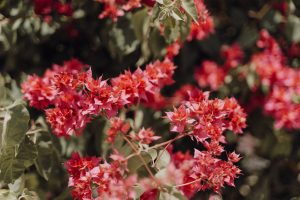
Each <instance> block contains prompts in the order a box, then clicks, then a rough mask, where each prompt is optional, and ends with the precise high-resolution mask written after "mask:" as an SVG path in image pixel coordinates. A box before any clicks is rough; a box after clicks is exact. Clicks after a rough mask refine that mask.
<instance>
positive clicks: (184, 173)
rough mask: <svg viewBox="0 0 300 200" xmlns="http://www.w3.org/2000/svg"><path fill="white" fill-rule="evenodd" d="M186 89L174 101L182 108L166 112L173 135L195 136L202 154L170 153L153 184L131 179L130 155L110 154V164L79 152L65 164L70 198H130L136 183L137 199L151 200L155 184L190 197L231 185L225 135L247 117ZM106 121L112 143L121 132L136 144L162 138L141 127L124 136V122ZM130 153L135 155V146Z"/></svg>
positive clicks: (233, 170)
mask: <svg viewBox="0 0 300 200" xmlns="http://www.w3.org/2000/svg"><path fill="white" fill-rule="evenodd" d="M150 66H151V65H150ZM137 88H138V87H137ZM184 88H186V89H185V90H180V91H181V92H178V93H180V95H177V96H178V97H177V98H176V99H177V100H179V99H181V105H180V106H179V107H178V108H174V111H173V112H167V118H169V119H170V121H171V125H172V127H171V131H176V132H178V133H179V136H191V137H192V138H195V139H196V140H197V141H198V142H200V143H202V144H203V146H204V147H205V148H206V150H205V151H201V152H200V151H198V150H196V149H195V153H194V156H193V157H192V156H191V155H190V154H188V153H186V154H183V153H180V152H177V153H171V152H172V150H171V149H169V153H170V154H171V162H170V163H169V164H168V166H167V167H166V170H165V172H164V173H162V175H160V176H157V180H155V179H154V180H153V177H152V178H150V177H148V178H142V179H137V177H136V176H129V175H128V169H127V161H128V158H129V157H131V156H129V157H127V158H124V157H123V156H122V155H120V154H113V155H111V156H110V158H111V159H112V161H111V162H110V163H107V162H106V161H102V162H101V163H100V161H101V160H100V159H96V158H90V157H87V158H80V157H79V155H78V154H74V155H73V156H72V158H71V160H69V161H67V162H66V164H65V166H66V168H67V170H68V173H69V174H70V179H69V186H70V187H72V195H73V197H74V198H75V199H97V200H98V199H116V200H121V199H134V198H135V195H136V194H135V192H134V191H133V186H134V185H139V186H141V189H143V191H144V193H143V194H142V196H141V199H149V198H150V199H151V197H152V198H154V197H157V191H158V186H165V185H166V186H167V185H170V184H171V185H174V184H175V186H176V187H177V188H178V189H179V190H181V191H182V192H183V194H184V195H185V196H187V197H189V198H190V197H192V196H193V195H194V194H195V193H196V192H197V191H200V190H207V189H214V191H216V192H219V190H220V188H221V187H223V186H224V185H225V184H227V185H230V186H234V179H235V178H236V177H237V176H238V175H239V174H240V170H239V169H238V168H237V167H236V166H235V165H234V163H236V162H238V161H239V159H240V158H239V155H237V154H235V153H230V154H227V153H226V155H228V156H227V160H222V159H221V158H220V156H221V154H222V155H223V153H224V152H225V151H224V148H223V146H222V143H225V137H224V136H223V132H224V131H225V130H232V131H233V132H235V133H241V131H242V130H241V129H242V128H244V127H245V126H246V124H245V120H246V119H245V117H246V114H245V113H244V112H243V110H242V108H241V107H240V106H239V105H238V104H237V102H236V101H235V100H234V99H225V100H220V99H213V100H209V99H208V96H209V94H208V92H202V91H200V90H198V89H197V88H195V87H192V86H185V87H184ZM188 88H191V89H192V90H189V89H188ZM110 121H111V127H110V128H109V129H108V131H107V135H108V141H109V142H113V141H114V138H115V137H116V135H117V134H119V133H120V134H124V137H125V138H126V137H127V139H128V140H129V139H130V140H132V141H135V142H138V143H140V144H150V143H151V142H153V141H154V140H157V139H159V138H160V137H158V136H155V134H154V132H153V131H152V130H151V129H150V128H148V129H144V128H142V129H141V130H140V131H138V133H135V132H133V131H132V132H131V133H130V134H128V135H127V133H128V131H129V129H130V126H129V124H128V123H127V122H125V121H123V120H121V119H120V118H112V119H111V120H110ZM135 142H132V143H129V144H130V146H135ZM170 144H171V143H170ZM150 148H153V146H152V147H151V146H150ZM133 150H134V151H135V153H139V152H137V151H136V149H135V147H134V148H133ZM133 155H135V154H133ZM157 159H158V158H157ZM148 167H149V166H148ZM158 173H160V172H158ZM154 181H155V183H156V184H154ZM157 184H158V185H157Z"/></svg>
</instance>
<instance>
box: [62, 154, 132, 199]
mask: <svg viewBox="0 0 300 200" xmlns="http://www.w3.org/2000/svg"><path fill="white" fill-rule="evenodd" d="M111 158H112V160H113V161H112V162H111V163H107V162H105V161H104V162H102V163H100V161H101V159H98V158H95V157H86V158H81V157H80V156H79V154H78V153H74V154H73V155H72V158H71V159H70V160H69V161H67V162H66V163H65V167H66V168H67V171H68V173H69V175H70V178H69V187H72V196H73V197H74V199H86V200H100V199H117V200H121V199H125V200H126V199H134V197H135V192H134V189H133V185H134V184H135V183H136V181H137V179H136V177H135V176H128V177H126V178H123V177H124V173H125V171H126V161H124V159H121V158H120V156H111Z"/></svg>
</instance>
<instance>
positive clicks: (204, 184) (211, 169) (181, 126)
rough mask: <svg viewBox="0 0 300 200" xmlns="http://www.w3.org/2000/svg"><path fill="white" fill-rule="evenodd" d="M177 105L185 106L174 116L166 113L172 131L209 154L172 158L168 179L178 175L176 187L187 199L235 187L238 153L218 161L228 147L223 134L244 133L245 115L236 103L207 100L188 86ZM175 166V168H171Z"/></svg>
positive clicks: (172, 113)
mask: <svg viewBox="0 0 300 200" xmlns="http://www.w3.org/2000/svg"><path fill="white" fill-rule="evenodd" d="M175 96H176V98H175V102H180V101H181V102H182V101H183V102H182V103H181V105H180V106H179V108H174V111H173V112H167V113H166V114H167V118H168V119H169V120H170V121H171V125H172V126H171V131H175V132H179V133H180V134H183V135H185V134H186V135H189V136H191V137H192V138H195V139H196V140H197V141H198V142H200V143H202V144H203V145H204V147H205V148H206V149H207V150H206V151H202V152H200V151H198V150H195V153H194V157H192V156H191V155H190V154H188V153H186V154H182V153H180V152H177V153H175V154H173V155H172V163H171V166H170V167H169V168H168V170H169V171H168V174H169V175H167V176H168V177H174V176H175V175H174V174H176V177H177V179H176V184H177V185H179V187H178V188H179V189H180V190H182V191H183V192H184V194H185V195H186V196H187V197H192V196H193V195H194V194H195V192H197V191H199V190H206V189H210V188H212V189H214V190H215V191H216V192H218V191H219V190H220V188H221V187H223V186H224V184H225V183H226V184H228V185H231V186H234V182H233V181H234V179H235V178H236V177H237V176H238V175H239V174H240V170H239V169H238V168H237V167H236V166H235V165H234V163H235V162H238V161H239V159H240V158H239V156H238V155H237V154H235V153H231V154H229V155H228V161H223V160H221V159H220V158H218V157H219V156H220V155H221V154H222V153H223V152H224V148H223V146H222V145H221V143H225V138H224V136H223V132H224V131H225V130H231V131H233V132H234V133H241V132H242V128H245V127H246V123H245V122H246V114H245V113H244V111H243V109H242V108H241V107H240V106H239V105H238V103H237V102H236V100H235V99H233V98H231V99H225V100H220V99H213V100H209V99H208V96H209V95H208V93H207V92H205V93H203V92H201V91H200V90H198V89H196V88H195V87H193V86H191V85H186V86H184V87H183V89H180V90H179V91H178V92H177V93H176V94H175ZM172 166H173V167H172Z"/></svg>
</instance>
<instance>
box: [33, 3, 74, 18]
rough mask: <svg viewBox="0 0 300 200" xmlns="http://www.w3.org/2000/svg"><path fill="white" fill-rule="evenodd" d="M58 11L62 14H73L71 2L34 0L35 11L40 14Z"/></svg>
mask: <svg viewBox="0 0 300 200" xmlns="http://www.w3.org/2000/svg"><path fill="white" fill-rule="evenodd" d="M53 11H57V13H58V14H60V15H65V16H71V15H72V14H73V9H72V6H71V4H70V3H62V2H60V1H59V0H34V12H35V13H36V14H38V15H50V14H51V13H52V12H53Z"/></svg>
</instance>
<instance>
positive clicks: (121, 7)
mask: <svg viewBox="0 0 300 200" xmlns="http://www.w3.org/2000/svg"><path fill="white" fill-rule="evenodd" d="M98 1H99V2H100V3H102V4H103V5H104V10H103V11H102V13H100V15H99V18H100V19H103V18H106V17H110V18H111V19H112V20H113V21H116V20H117V19H118V17H120V16H123V15H124V13H125V11H129V10H132V9H134V8H138V7H140V6H141V0H128V1H119V0H98Z"/></svg>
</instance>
